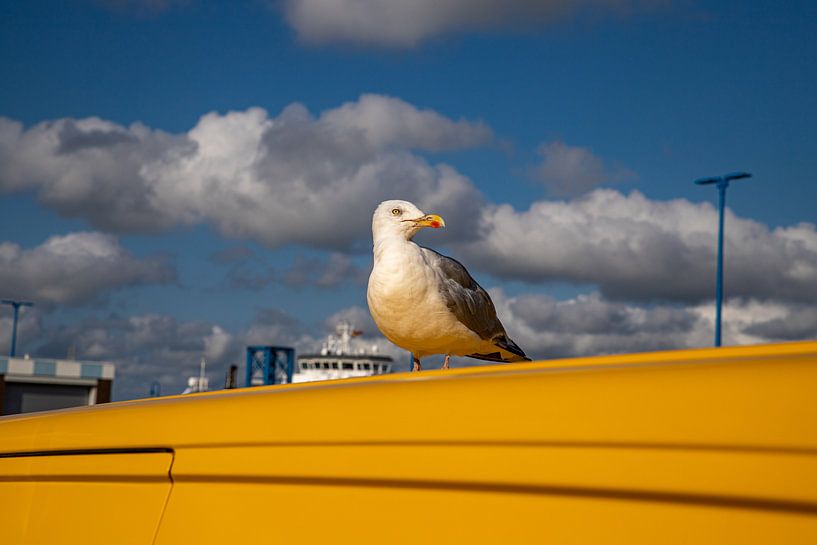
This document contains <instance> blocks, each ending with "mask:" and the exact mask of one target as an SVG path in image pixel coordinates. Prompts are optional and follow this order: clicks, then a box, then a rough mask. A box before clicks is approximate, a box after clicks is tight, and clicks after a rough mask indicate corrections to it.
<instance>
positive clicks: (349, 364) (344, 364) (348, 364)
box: [343, 361, 355, 369]
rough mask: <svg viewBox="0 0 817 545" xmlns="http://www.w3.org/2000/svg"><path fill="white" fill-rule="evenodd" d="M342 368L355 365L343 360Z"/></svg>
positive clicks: (349, 367) (352, 367)
mask: <svg viewBox="0 0 817 545" xmlns="http://www.w3.org/2000/svg"><path fill="white" fill-rule="evenodd" d="M343 368H344V369H354V368H355V365H354V364H353V363H349V362H347V361H345V362H343Z"/></svg>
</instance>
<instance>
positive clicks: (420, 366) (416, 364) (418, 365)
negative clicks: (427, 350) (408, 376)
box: [411, 356, 423, 371]
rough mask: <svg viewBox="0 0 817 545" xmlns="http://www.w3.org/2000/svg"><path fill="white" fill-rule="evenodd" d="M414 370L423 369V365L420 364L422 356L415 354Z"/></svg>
mask: <svg viewBox="0 0 817 545" xmlns="http://www.w3.org/2000/svg"><path fill="white" fill-rule="evenodd" d="M411 370H412V371H422V370H423V366H422V365H420V358H418V357H417V356H414V367H412V368H411Z"/></svg>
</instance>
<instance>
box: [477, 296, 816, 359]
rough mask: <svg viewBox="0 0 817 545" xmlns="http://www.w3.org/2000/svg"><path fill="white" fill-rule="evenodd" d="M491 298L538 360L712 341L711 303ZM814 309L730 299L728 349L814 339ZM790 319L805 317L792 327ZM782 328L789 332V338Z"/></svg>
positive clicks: (725, 331) (510, 330) (725, 336)
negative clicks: (682, 303) (679, 303)
mask: <svg viewBox="0 0 817 545" xmlns="http://www.w3.org/2000/svg"><path fill="white" fill-rule="evenodd" d="M491 296H492V297H493V300H494V303H495V304H496V307H497V313H498V315H499V317H500V319H501V320H502V322H503V323H504V325H505V328H506V330H507V331H508V334H509V335H510V336H511V337H512V338H513V339H514V340H515V341H516V342H517V344H519V345H520V346H521V347H522V348H523V349H524V350H525V351H526V352H527V353H528V354H529V355H530V356H531V357H533V358H534V359H537V358H542V359H548V358H562V357H578V356H594V355H601V354H617V353H632V352H649V351H655V350H674V349H683V348H702V347H709V346H712V343H713V336H714V316H715V310H714V305H713V304H711V303H705V304H699V305H694V306H678V305H639V304H631V303H622V302H618V301H610V300H608V299H605V298H604V297H603V296H602V295H601V294H599V293H591V294H586V295H579V296H577V297H574V298H572V299H568V300H565V301H558V300H556V299H553V298H551V297H548V296H546V295H539V294H523V295H518V296H513V297H511V296H508V295H506V294H505V292H504V291H503V290H501V289H494V290H491ZM810 310H811V309H806V308H803V307H801V306H799V305H797V304H781V303H774V302H762V301H757V300H751V299H735V300H732V301H729V302H728V304H727V305H726V306H725V308H724V316H723V342H724V345H747V344H758V343H767V342H774V341H781V340H786V341H791V340H803V339H810V338H814V336H815V335H817V317H815V315H814V313H813V312H811V311H810ZM792 316H801V317H803V318H804V319H803V320H802V321H798V322H795V323H793V322H792V321H791V317H792ZM777 326H784V333H783V335H780V334H778V330H777V329H776V328H777ZM791 326H794V327H796V328H798V330H797V331H796V332H795V331H794V330H793V329H792V328H791ZM792 333H796V334H792Z"/></svg>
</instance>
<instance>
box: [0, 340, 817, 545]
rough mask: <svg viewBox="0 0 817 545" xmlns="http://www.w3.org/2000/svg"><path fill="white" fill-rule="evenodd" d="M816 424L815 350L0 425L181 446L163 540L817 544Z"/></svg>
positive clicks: (560, 367) (617, 363) (623, 360)
mask: <svg viewBox="0 0 817 545" xmlns="http://www.w3.org/2000/svg"><path fill="white" fill-rule="evenodd" d="M815 422H817V342H806V343H790V344H782V345H764V346H750V347H738V348H722V349H703V350H686V351H674V352H655V353H646V354H635V355H620V356H604V357H597V358H580V359H573V360H559V361H549V362H534V363H529V364H514V365H503V366H487V367H478V368H467V369H456V370H452V371H449V372H441V371H431V372H422V373H412V374H399V375H388V376H379V377H371V378H364V379H350V380H344V381H335V382H327V383H310V384H297V385H287V386H273V387H264V388H253V389H241V390H234V391H226V392H214V393H211V394H198V395H192V396H184V397H182V396H176V397H167V398H161V399H155V400H146V401H136V402H125V403H114V404H111V405H108V406H104V405H103V406H96V407H90V408H83V409H71V410H63V411H56V412H53V413H43V414H32V415H22V416H18V417H9V418H0V453H3V452H25V451H42V450H49V449H79V450H82V449H105V448H154V447H161V448H169V449H172V450H173V452H174V454H173V467H172V476H173V485H172V491H171V493H170V497H169V499H168V501H167V505H166V509H165V512H164V515H163V517H162V522H161V525H160V528H159V531H158V534H157V538H156V543H158V544H170V543H224V542H242V540H243V542H246V543H263V542H267V541H269V542H272V541H278V540H284V539H286V540H287V541H289V542H293V543H330V542H332V543H339V542H348V543H403V542H405V543H408V542H411V543H415V544H416V543H462V542H468V543H499V542H501V543H559V544H562V543H594V544H596V543H696V544H697V543H712V544H715V543H718V544H722V543H775V544H777V543H786V544H798V543H803V544H806V543H808V544H812V543H817V425H815ZM168 456H169V455H168ZM62 458H67V457H62ZM0 462H3V459H0ZM53 463H54V464H55V466H54V467H53V468H52V470H51V471H58V469H57V468H58V466H59V465H60V464H61V463H62V462H61V461H60V460H58V459H57V457H55V461H54V462H53ZM0 467H1V466H0ZM129 482H130V481H129ZM106 484H114V483H112V482H110V483H109V482H107V481H106ZM118 484H124V483H118ZM130 484H131V485H132V484H134V483H133V482H130ZM5 486H6V483H5V482H0V490H2V489H3V487H5ZM55 490H56V489H55ZM4 493H5V492H0V494H4ZM55 494H56V493H55ZM4 497H8V496H2V495H0V498H4ZM55 497H56V496H55ZM126 504H127V502H126ZM0 516H2V515H0ZM202 518H203V519H204V520H205V521H207V522H206V523H205V524H201V523H200V520H201V519H202ZM152 524H153V526H151V528H152V530H153V529H155V523H152ZM152 530H151V531H152ZM89 542H93V541H89Z"/></svg>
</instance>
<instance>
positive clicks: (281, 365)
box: [245, 346, 295, 386]
mask: <svg viewBox="0 0 817 545" xmlns="http://www.w3.org/2000/svg"><path fill="white" fill-rule="evenodd" d="M258 371H260V372H261V376H262V378H263V382H264V384H278V383H279V380H278V379H279V378H283V377H286V383H291V382H292V373H294V372H295V350H294V349H293V348H289V347H285V346H248V347H247V374H246V377H245V378H246V382H245V385H246V386H252V385H253V384H252V378H253V376H255V373H256V372H258ZM280 382H282V383H283V381H280Z"/></svg>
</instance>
